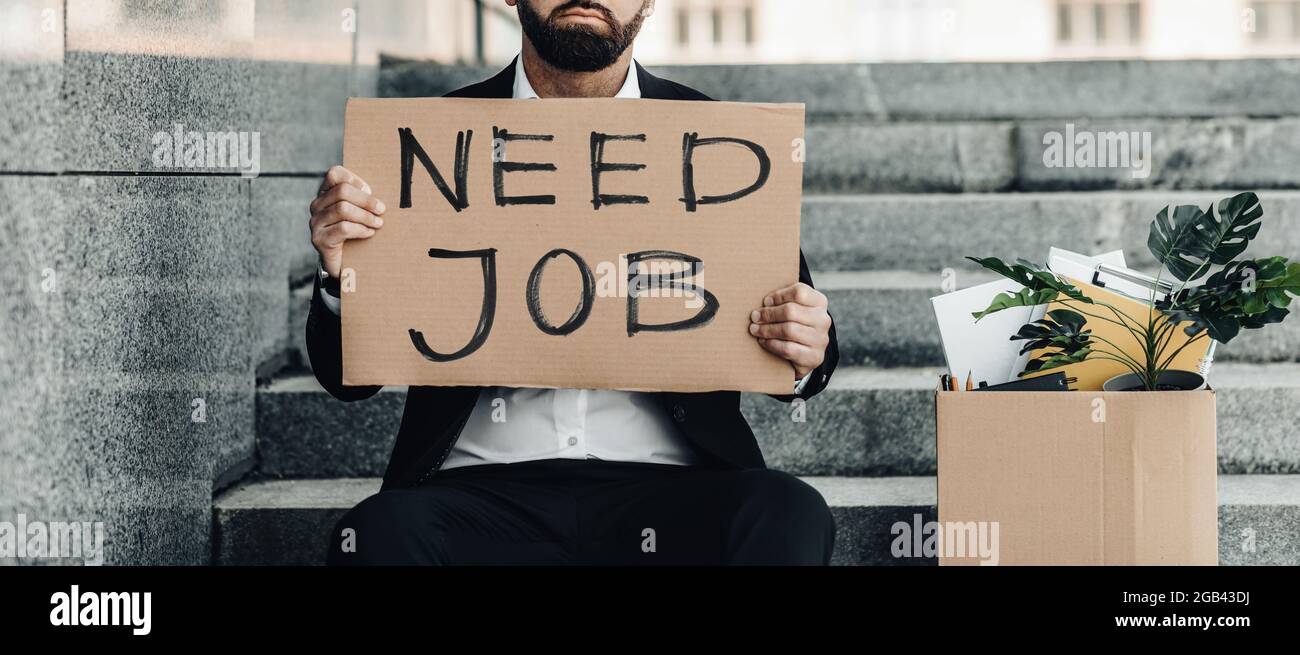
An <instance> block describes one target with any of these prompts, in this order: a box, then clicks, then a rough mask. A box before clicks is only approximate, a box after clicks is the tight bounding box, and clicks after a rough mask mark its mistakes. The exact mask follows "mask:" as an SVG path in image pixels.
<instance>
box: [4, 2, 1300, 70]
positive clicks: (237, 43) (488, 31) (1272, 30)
mask: <svg viewBox="0 0 1300 655" xmlns="http://www.w3.org/2000/svg"><path fill="white" fill-rule="evenodd" d="M72 4H73V5H74V6H75V8H76V9H77V11H75V12H69V21H71V22H74V23H76V25H72V27H74V28H76V30H75V32H74V33H75V34H92V35H94V37H93V39H83V40H82V41H83V42H79V43H71V44H69V45H71V46H72V47H75V48H77V49H83V50H85V49H88V50H99V51H106V52H113V51H123V52H141V51H142V50H147V51H148V52H149V53H151V54H177V55H190V56H222V57H230V56H243V57H250V58H255V59H276V60H290V61H294V60H300V61H306V60H319V58H320V54H321V53H320V49H319V48H318V47H317V45H316V39H317V38H318V35H319V33H320V30H321V29H325V28H329V27H332V26H334V25H337V26H338V30H339V31H340V33H341V34H358V33H359V34H362V35H364V38H361V39H359V40H358V43H357V44H356V45H357V48H356V50H355V51H354V54H353V56H355V57H357V58H359V59H360V60H361V61H362V62H372V61H374V60H375V59H376V58H377V56H378V54H379V53H380V52H384V53H388V54H393V55H397V56H405V57H412V58H429V59H435V60H438V61H443V62H463V63H469V62H476V61H483V62H485V63H501V62H504V61H508V60H509V59H510V58H511V57H512V56H513V55H514V54H515V53H516V52H517V51H518V47H519V25H518V20H517V18H516V17H515V13H514V9H513V8H510V7H508V6H507V5H506V4H505V2H504V0H326V1H324V2H321V3H319V5H315V6H312V10H311V11H305V10H304V4H303V3H301V2H292V1H291V0H188V1H186V2H170V1H162V0H73V2H72ZM160 7H165V8H166V11H159V8H160ZM10 8H11V9H12V10H14V11H24V10H26V9H25V5H24V3H16V4H12V5H10ZM10 18H13V20H8V21H5V22H4V24H6V25H9V26H10V27H11V28H12V29H9V30H6V29H5V28H4V27H3V25H0V34H3V36H4V37H5V39H6V40H9V41H10V42H11V43H12V42H19V41H22V40H23V39H29V38H30V37H31V35H30V32H29V31H27V30H24V29H22V28H21V26H22V25H23V24H25V23H28V21H25V20H18V19H17V18H18V17H10ZM358 20H365V21H367V23H368V24H367V26H366V30H363V31H358V30H357V29H356V22H357V21H358ZM187 25H189V26H192V27H193V29H185V27H186V26H187ZM178 28H179V29H178ZM268 30H270V31H272V32H273V33H274V34H275V35H276V38H274V39H264V38H258V37H259V34H257V32H259V31H261V32H266V31H268ZM177 34H183V35H184V37H176V36H174V35H177ZM295 35H297V36H296V37H295ZM11 49H12V48H11ZM1296 55H1300V0H797V1H796V0H658V1H657V3H656V12H655V15H654V16H652V17H651V18H650V19H649V20H647V21H646V23H645V27H644V28H643V32H642V35H641V37H640V38H639V39H638V41H637V57H638V58H639V59H640V60H642V61H644V62H647V63H651V64H695V63H812V62H821V63H831V62H859V61H864V62H873V61H935V62H944V61H1043V60H1057V59H1112V58H1148V59H1203V58H1207V59H1221V58H1246V57H1271V56H1296ZM340 63H346V62H340Z"/></svg>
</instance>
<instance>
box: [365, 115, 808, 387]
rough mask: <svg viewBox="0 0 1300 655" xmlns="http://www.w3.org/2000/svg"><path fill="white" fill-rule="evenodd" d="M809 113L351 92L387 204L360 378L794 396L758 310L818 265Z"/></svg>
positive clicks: (369, 174) (375, 242)
mask: <svg viewBox="0 0 1300 655" xmlns="http://www.w3.org/2000/svg"><path fill="white" fill-rule="evenodd" d="M803 115H804V114H803V106H802V105H788V104H787V105H772V104H743V103H724V102H679V101H667V100H627V99H581V100H480V99H433V98H412V99H383V100H375V99H355V98H354V99H351V100H349V101H348V108H347V124H346V130H345V136H344V165H345V166H346V167H347V168H348V169H349V170H351V171H353V172H354V173H356V174H357V175H359V176H361V177H362V179H364V180H365V181H366V182H367V183H369V184H370V186H371V188H372V190H373V192H374V194H375V196H376V197H377V198H379V199H380V200H382V201H383V202H384V203H385V205H386V206H387V211H386V213H385V214H384V216H383V219H384V226H383V228H382V229H380V230H379V231H378V233H377V234H376V235H375V236H374V237H372V238H370V239H367V240H361V241H349V242H347V244H346V245H345V246H344V251H343V252H344V255H343V274H342V275H341V282H342V287H343V294H342V319H343V382H344V384H348V385H365V384H410V385H429V386H510V387H558V388H594V389H599V388H604V389H627V390H647V391H649V390H664V391H691V392H700V391H711V390H721V389H729V390H741V391H759V392H765V393H774V394H788V393H790V392H791V391H792V390H793V384H794V371H793V369H792V368H791V366H790V364H789V363H788V362H786V361H784V360H782V359H780V358H778V357H776V356H774V355H772V354H770V353H768V352H767V351H765V350H763V349H762V348H761V347H760V346H759V345H758V343H757V342H756V340H755V339H754V337H753V336H751V335H750V334H749V323H750V319H749V315H750V312H752V311H753V310H754V309H756V308H758V307H760V306H761V305H762V300H763V297H764V296H765V295H767V294H768V293H770V292H772V291H774V290H776V289H779V288H782V287H785V286H787V285H790V284H793V283H794V282H797V281H798V279H799V210H800V196H801V188H802V180H803V163H802V159H803V156H802V153H803Z"/></svg>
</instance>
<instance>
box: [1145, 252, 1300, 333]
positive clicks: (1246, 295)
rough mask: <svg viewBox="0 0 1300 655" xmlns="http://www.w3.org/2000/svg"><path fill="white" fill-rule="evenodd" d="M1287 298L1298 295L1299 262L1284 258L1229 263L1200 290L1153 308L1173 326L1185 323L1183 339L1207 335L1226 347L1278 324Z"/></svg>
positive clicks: (1285, 310)
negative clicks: (1244, 334)
mask: <svg viewBox="0 0 1300 655" xmlns="http://www.w3.org/2000/svg"><path fill="white" fill-rule="evenodd" d="M1292 295H1300V263H1287V261H1286V259H1285V258H1284V257H1269V258H1265V259H1259V260H1253V261H1252V260H1245V261H1237V262H1231V263H1229V264H1228V265H1227V266H1225V267H1224V268H1223V269H1222V270H1220V271H1217V272H1215V273H1214V274H1213V275H1211V276H1209V277H1208V278H1206V280H1205V282H1204V283H1203V284H1201V285H1200V286H1197V287H1193V288H1190V289H1184V290H1183V291H1181V292H1179V293H1178V294H1177V295H1176V296H1175V297H1174V298H1173V299H1172V300H1171V301H1162V302H1160V303H1157V304H1156V308H1157V309H1159V310H1160V311H1161V312H1163V313H1164V314H1165V316H1167V317H1169V320H1171V321H1173V322H1175V323H1179V324H1181V323H1188V325H1187V326H1186V327H1184V328H1183V331H1184V332H1185V333H1186V334H1187V335H1188V336H1196V335H1197V334H1200V333H1201V332H1203V331H1207V332H1209V335H1210V337H1211V338H1213V339H1214V340H1216V341H1218V342H1220V343H1227V342H1228V341H1230V340H1231V339H1233V338H1234V337H1236V336H1237V334H1239V333H1240V331H1241V330H1242V329H1258V328H1261V327H1263V326H1265V325H1271V324H1274V323H1278V322H1281V321H1282V320H1283V319H1284V318H1286V316H1287V315H1288V314H1289V311H1288V310H1287V307H1288V305H1290V303H1291V296H1292Z"/></svg>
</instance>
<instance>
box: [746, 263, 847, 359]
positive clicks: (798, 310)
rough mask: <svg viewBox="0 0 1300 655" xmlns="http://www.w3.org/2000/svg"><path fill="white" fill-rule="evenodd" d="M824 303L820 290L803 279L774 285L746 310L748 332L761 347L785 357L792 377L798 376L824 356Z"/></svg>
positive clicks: (826, 321)
mask: <svg viewBox="0 0 1300 655" xmlns="http://www.w3.org/2000/svg"><path fill="white" fill-rule="evenodd" d="M827 304H828V303H827V301H826V296H825V295H823V294H822V292H820V291H818V290H816V289H814V288H812V287H810V286H808V285H806V284H804V283H803V282H797V283H795V284H792V285H790V286H788V287H785V288H784V289H777V290H776V291H773V292H772V293H770V294H768V295H767V297H766V298H764V299H763V307H762V308H761V309H755V310H754V312H753V313H752V314H750V316H749V320H750V324H749V333H750V334H752V335H754V336H755V337H758V343H759V345H761V346H763V348H764V349H765V350H767V351H768V352H770V353H772V354H774V355H777V356H779V357H781V358H782V359H785V360H787V361H789V362H790V365H791V366H793V367H794V372H795V379H796V380H799V379H802V378H803V377H804V376H805V375H808V372H809V371H811V370H813V369H815V368H817V367H818V366H821V363H822V359H823V358H824V357H825V356H826V346H827V345H828V344H830V341H831V337H830V330H831V315H830V314H828V313H827V312H826V307H827Z"/></svg>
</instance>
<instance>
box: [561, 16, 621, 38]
mask: <svg viewBox="0 0 1300 655" xmlns="http://www.w3.org/2000/svg"><path fill="white" fill-rule="evenodd" d="M552 25H554V26H555V27H556V28H557V29H560V30H582V31H584V32H590V33H592V34H599V35H601V36H610V35H612V34H613V33H614V30H613V28H611V27H610V26H609V23H608V22H607V21H605V20H603V19H600V18H594V17H591V16H574V15H566V16H560V17H559V18H556V19H555V20H554V21H552Z"/></svg>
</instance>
